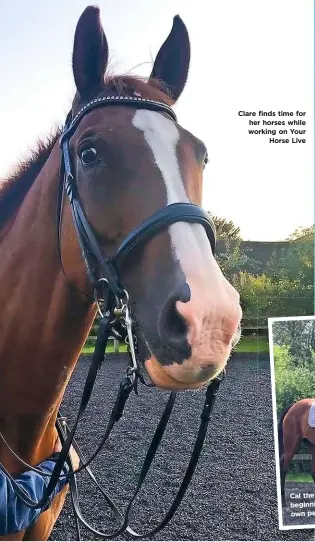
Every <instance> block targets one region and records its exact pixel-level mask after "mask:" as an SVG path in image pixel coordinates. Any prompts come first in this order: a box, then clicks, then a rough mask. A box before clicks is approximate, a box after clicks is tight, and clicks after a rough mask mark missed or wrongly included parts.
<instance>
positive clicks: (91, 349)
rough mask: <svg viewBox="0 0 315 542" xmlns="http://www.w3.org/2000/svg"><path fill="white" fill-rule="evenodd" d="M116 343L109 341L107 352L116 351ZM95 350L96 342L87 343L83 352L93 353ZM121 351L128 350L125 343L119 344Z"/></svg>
mask: <svg viewBox="0 0 315 542" xmlns="http://www.w3.org/2000/svg"><path fill="white" fill-rule="evenodd" d="M114 351H115V350H114V345H113V343H112V342H110V343H109V345H108V346H107V348H106V352H107V354H113V353H114ZM93 352H94V344H86V345H85V346H83V348H82V351H81V354H93ZM119 352H122V353H123V352H127V347H126V345H125V344H120V345H119Z"/></svg>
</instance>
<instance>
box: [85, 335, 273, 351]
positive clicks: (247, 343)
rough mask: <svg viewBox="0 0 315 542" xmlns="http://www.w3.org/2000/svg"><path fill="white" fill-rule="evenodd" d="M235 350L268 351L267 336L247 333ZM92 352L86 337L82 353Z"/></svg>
mask: <svg viewBox="0 0 315 542" xmlns="http://www.w3.org/2000/svg"><path fill="white" fill-rule="evenodd" d="M126 351H127V350H126V345H125V344H120V346H119V352H126ZM234 351H235V352H237V353H239V354H249V353H253V352H254V353H255V352H264V353H268V352H269V346H268V338H267V337H259V336H257V335H249V336H244V337H242V338H241V340H240V342H239V343H238V344H237V345H236V347H235V349H234ZM93 352H94V343H92V341H91V339H88V341H87V344H85V346H84V347H83V349H82V354H93ZM106 352H107V353H109V354H111V353H113V352H114V345H113V342H112V341H111V342H110V343H109V345H108V346H107V349H106Z"/></svg>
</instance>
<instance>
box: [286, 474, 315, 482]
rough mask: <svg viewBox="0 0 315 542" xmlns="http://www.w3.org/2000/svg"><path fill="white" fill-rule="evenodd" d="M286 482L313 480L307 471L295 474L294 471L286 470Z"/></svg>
mask: <svg viewBox="0 0 315 542" xmlns="http://www.w3.org/2000/svg"><path fill="white" fill-rule="evenodd" d="M285 480H286V482H301V483H304V482H313V478H312V476H311V475H310V474H307V472H302V473H300V474H295V473H294V472H288V474H287V476H286V479H285Z"/></svg>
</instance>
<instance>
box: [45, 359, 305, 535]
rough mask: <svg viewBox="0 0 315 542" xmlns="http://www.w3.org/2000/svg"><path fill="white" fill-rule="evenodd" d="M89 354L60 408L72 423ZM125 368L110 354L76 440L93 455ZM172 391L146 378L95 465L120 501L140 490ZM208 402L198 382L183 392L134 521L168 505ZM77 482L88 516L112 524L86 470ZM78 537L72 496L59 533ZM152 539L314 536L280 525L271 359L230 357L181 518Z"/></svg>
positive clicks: (148, 523) (152, 520)
mask: <svg viewBox="0 0 315 542" xmlns="http://www.w3.org/2000/svg"><path fill="white" fill-rule="evenodd" d="M88 360H89V358H87V357H81V359H80V360H79V362H78V365H77V367H76V370H75V372H74V374H73V378H72V380H71V383H70V385H69V387H68V390H67V392H66V395H65V398H64V401H63V407H62V412H63V414H64V415H67V416H68V417H69V421H72V420H73V416H74V414H75V412H76V410H77V406H78V403H79V400H80V397H81V393H82V388H83V382H84V377H85V375H86V372H87V368H88ZM125 366H126V358H125V357H124V356H115V355H112V356H109V358H108V360H107V361H106V363H105V364H104V365H103V367H102V368H101V370H100V372H99V376H98V380H97V383H96V386H95V391H94V394H93V397H92V400H91V403H90V405H89V407H88V411H87V413H86V415H85V417H84V419H83V422H82V424H81V427H80V429H79V431H78V438H77V440H78V442H79V445H80V446H81V447H82V451H83V452H84V453H85V454H86V455H89V454H91V452H92V451H93V449H94V448H95V446H96V444H97V442H98V441H99V439H100V437H101V435H102V431H103V428H104V425H105V424H106V420H107V419H108V414H109V410H110V408H111V406H112V405H113V401H114V400H115V396H116V390H117V387H118V384H119V381H120V378H121V375H122V374H123V371H124V367H125ZM167 396H168V394H167V393H166V392H163V391H161V390H156V389H147V388H145V389H143V387H142V386H141V390H140V395H139V397H136V396H134V395H132V396H131V398H130V400H129V403H128V407H127V409H126V412H125V415H124V417H123V418H122V419H121V420H120V422H119V423H118V424H117V426H116V429H115V431H114V433H113V435H112V437H111V439H110V442H109V443H108V445H107V446H106V448H105V449H104V450H103V451H102V453H101V454H100V455H99V457H98V458H97V459H96V460H95V462H94V464H93V466H92V467H93V471H94V473H96V474H97V477H98V479H99V480H100V482H101V483H102V484H104V486H105V485H106V489H107V490H108V492H109V493H110V494H111V495H112V497H113V498H114V500H116V502H117V504H118V505H120V506H121V507H122V508H124V507H125V505H126V503H127V500H128V497H130V496H131V494H132V492H133V488H134V487H135V484H136V479H137V473H139V470H140V468H141V465H142V462H143V458H144V455H145V453H146V450H147V447H148V444H149V442H150V438H151V436H152V434H153V431H154V429H155V427H156V424H157V422H158V419H159V416H160V413H161V411H162V410H163V406H164V404H165V401H166V398H167ZM203 401H204V391H200V390H198V391H189V392H183V393H181V394H179V395H178V398H177V406H176V407H175V409H174V412H173V415H172V418H171V420H170V423H169V425H170V427H169V429H168V430H167V432H166V433H165V436H164V439H163V441H162V444H161V451H160V452H159V455H158V458H157V459H156V460H155V462H154V464H153V466H152V468H153V474H151V475H150V476H148V480H147V482H146V483H145V485H144V486H143V488H142V490H141V494H140V497H139V498H138V500H137V501H136V505H135V508H134V514H133V518H134V519H133V521H132V527H133V528H135V529H139V530H140V531H141V532H143V531H144V530H145V531H147V530H148V529H149V528H152V527H153V526H154V525H156V523H157V522H159V521H160V520H161V518H162V517H163V512H164V513H165V512H166V510H167V509H168V505H169V504H170V502H171V500H172V497H174V495H175V492H176V489H177V487H178V484H179V483H180V481H181V476H182V475H183V472H184V470H185V468H186V465H187V462H188V460H189V457H190V453H191V448H192V444H193V441H194V437H195V435H196V430H197V427H198V425H199V415H200V412H201V408H202V405H203ZM79 488H80V489H81V504H82V509H83V511H84V512H85V514H86V516H87V519H88V520H89V521H91V522H92V523H93V525H94V526H95V527H97V528H98V529H101V530H105V531H109V530H112V529H113V527H114V526H115V525H116V524H115V523H114V522H113V521H112V519H111V516H110V514H108V513H107V510H106V505H105V504H104V503H103V502H102V497H101V496H100V495H99V494H98V493H97V490H96V488H94V487H93V486H92V485H91V484H90V482H89V481H87V478H86V476H85V474H82V475H81V476H80V479H79ZM75 537H76V534H75V529H74V523H73V516H72V510H71V505H70V499H67V502H66V506H65V507H64V510H63V512H62V514H61V516H60V518H59V520H58V522H57V524H56V527H55V529H54V531H53V533H52V536H51V540H75V539H76V538H75ZM82 538H83V539H84V540H91V535H90V534H89V532H88V531H85V530H83V529H82ZM92 539H93V540H97V538H95V537H92ZM119 539H120V540H129V539H130V538H128V535H124V536H121V537H120V538H119ZM154 540H209V541H210V540H252V541H255V540H265V541H269V540H315V536H314V530H310V529H308V530H291V531H279V529H278V512H277V496H276V474H275V461H274V446H273V422H272V407H271V385H270V369H269V361H258V360H257V359H251V360H249V359H248V357H245V358H244V357H243V359H242V358H241V357H240V356H238V357H233V358H232V359H231V361H230V363H229V367H228V374H227V378H226V380H225V382H224V383H223V384H222V386H221V389H220V392H219V395H218V398H217V401H216V404H215V408H214V412H213V416H212V421H211V425H210V426H209V430H208V435H207V438H206V442H205V447H204V451H203V453H202V456H201V458H200V461H199V465H198V467H197V469H196V472H195V475H194V478H193V480H192V482H191V485H190V488H189V489H188V491H187V493H186V496H185V498H184V500H183V502H182V505H181V507H180V509H179V510H178V512H177V513H176V515H175V517H174V518H173V519H172V521H171V522H170V524H169V525H168V526H167V527H166V528H165V529H164V530H163V531H162V532H160V533H159V534H157V535H155V537H154Z"/></svg>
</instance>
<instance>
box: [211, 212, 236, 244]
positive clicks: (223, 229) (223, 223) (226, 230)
mask: <svg viewBox="0 0 315 542" xmlns="http://www.w3.org/2000/svg"><path fill="white" fill-rule="evenodd" d="M211 218H212V220H213V222H214V224H215V227H216V232H217V239H219V240H221V241H223V240H226V239H230V240H234V241H235V240H241V239H242V238H241V236H240V228H239V227H238V226H235V224H234V222H232V220H229V221H228V220H226V218H219V217H218V216H212V217H211Z"/></svg>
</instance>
